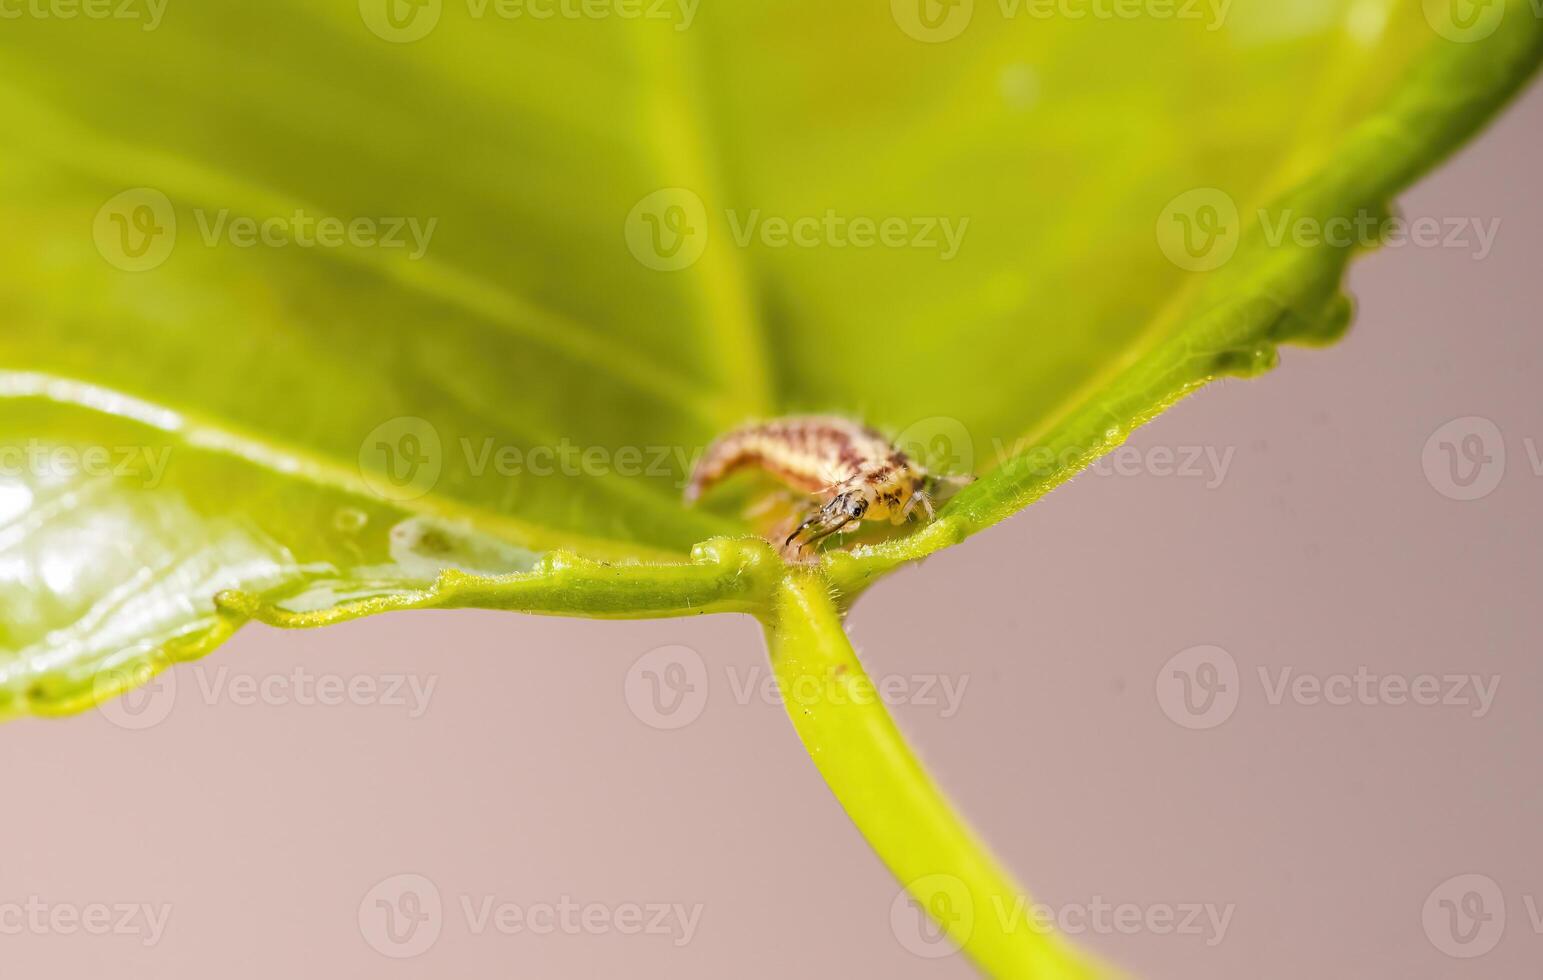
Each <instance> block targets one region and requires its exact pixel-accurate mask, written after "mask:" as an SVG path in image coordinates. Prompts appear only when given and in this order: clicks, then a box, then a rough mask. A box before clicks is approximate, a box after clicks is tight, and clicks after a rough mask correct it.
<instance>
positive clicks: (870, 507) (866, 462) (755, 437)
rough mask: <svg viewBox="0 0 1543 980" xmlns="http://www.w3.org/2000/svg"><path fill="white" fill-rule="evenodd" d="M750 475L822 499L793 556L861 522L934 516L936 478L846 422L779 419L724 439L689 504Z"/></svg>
mask: <svg viewBox="0 0 1543 980" xmlns="http://www.w3.org/2000/svg"><path fill="white" fill-rule="evenodd" d="M746 469H759V470H762V471H764V472H766V473H768V474H770V475H771V476H773V477H775V478H776V479H777V480H779V481H780V482H782V483H783V484H784V485H786V486H787V487H789V488H790V489H792V490H795V491H799V492H802V493H807V494H810V495H811V496H813V497H814V500H813V502H812V506H811V508H810V511H809V513H808V515H807V519H806V520H804V521H803V522H802V523H800V524H799V525H798V526H797V527H796V528H795V529H794V530H793V532H792V533H791V534H789V535H788V536H787V539H786V540H785V541H784V542H783V549H784V551H786V552H788V553H789V554H792V555H796V554H798V553H800V552H801V551H803V550H804V549H806V548H809V547H812V546H813V545H815V544H816V543H818V542H819V541H820V540H822V539H824V538H826V537H829V536H830V535H832V534H835V533H836V532H838V531H841V530H843V529H848V528H851V527H854V526H855V525H857V524H858V523H859V522H861V521H881V520H888V521H890V522H891V523H894V524H899V523H901V522H903V521H905V520H906V519H908V518H909V517H910V516H911V514H912V512H913V511H914V510H915V509H916V508H917V507H920V508H922V509H923V510H924V511H925V512H926V513H927V516H928V517H931V516H932V502H931V498H930V496H929V494H928V489H929V487H930V484H931V483H932V482H933V480H934V478H933V477H931V476H930V475H929V474H928V473H927V471H926V470H925V469H923V468H922V466H921V465H919V464H918V463H916V462H914V461H913V460H911V458H910V457H909V456H907V455H906V454H905V453H904V452H902V451H900V450H899V449H897V448H896V447H895V446H894V445H892V444H891V443H890V442H889V440H887V439H885V438H884V437H883V436H882V435H880V434H879V433H878V432H875V431H874V430H873V429H870V428H868V427H866V426H862V425H858V424H857V423H855V422H850V421H848V420H846V419H842V418H837V417H833V416H801V417H795V418H785V419H777V420H774V421H770V422H762V423H759V424H756V425H750V426H746V427H744V428H742V429H736V430H734V431H733V432H730V433H728V434H727V435H725V436H722V437H721V438H719V439H717V440H716V441H715V442H713V444H712V445H711V446H709V447H708V448H707V452H706V453H705V454H704V455H703V456H702V458H701V460H700V461H699V462H698V463H697V466H696V468H695V470H694V471H693V472H692V474H691V482H690V483H689V484H688V485H687V487H686V500H687V501H688V502H694V501H695V500H696V499H697V498H698V497H699V496H700V495H701V494H702V493H703V492H704V491H706V490H707V489H708V488H710V487H712V486H714V485H715V484H717V483H719V482H720V481H722V480H724V479H726V478H727V477H728V476H730V475H731V474H733V473H737V472H739V471H741V470H746Z"/></svg>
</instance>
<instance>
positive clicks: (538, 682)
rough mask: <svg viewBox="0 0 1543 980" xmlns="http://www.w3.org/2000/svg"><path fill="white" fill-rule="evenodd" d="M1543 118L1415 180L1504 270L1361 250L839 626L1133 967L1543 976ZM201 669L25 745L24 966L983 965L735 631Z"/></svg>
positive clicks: (1089, 929) (365, 627)
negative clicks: (1327, 310)
mask: <svg viewBox="0 0 1543 980" xmlns="http://www.w3.org/2000/svg"><path fill="white" fill-rule="evenodd" d="M1539 133H1543V92H1535V93H1533V94H1532V95H1531V96H1530V97H1529V98H1528V99H1526V100H1525V101H1524V102H1522V103H1520V104H1518V105H1517V106H1515V107H1513V108H1512V110H1511V111H1510V112H1509V113H1508V114H1507V115H1506V116H1505V117H1504V118H1503V119H1502V120H1501V121H1500V123H1499V124H1498V125H1497V126H1495V128H1494V129H1493V130H1492V131H1490V132H1489V133H1488V135H1486V136H1485V137H1484V138H1483V139H1482V140H1480V141H1479V142H1478V143H1476V144H1475V145H1473V146H1472V147H1470V148H1469V149H1468V150H1467V151H1466V152H1464V153H1463V154H1462V155H1461V156H1460V157H1459V158H1458V159H1456V160H1455V161H1454V162H1452V163H1451V164H1449V165H1448V166H1447V167H1446V168H1445V169H1443V170H1442V171H1441V172H1440V173H1439V174H1438V175H1437V176H1435V177H1434V178H1432V179H1430V180H1428V181H1426V182H1425V183H1424V184H1423V185H1421V186H1420V187H1419V188H1417V189H1416V190H1415V191H1414V192H1413V193H1411V194H1409V195H1407V197H1406V198H1405V199H1404V202H1403V203H1404V209H1405V212H1406V213H1407V214H1408V215H1409V216H1410V217H1420V216H1430V217H1435V218H1441V219H1477V220H1480V221H1484V222H1489V221H1493V220H1495V219H1499V221H1500V226H1499V234H1498V237H1497V238H1496V240H1495V242H1494V246H1493V250H1492V251H1491V252H1490V253H1489V254H1488V255H1486V256H1484V257H1483V258H1482V259H1481V260H1480V259H1477V258H1476V254H1475V253H1474V252H1473V250H1471V249H1463V248H1419V247H1414V246H1407V247H1404V248H1399V249H1389V250H1385V251H1383V252H1381V253H1379V254H1377V255H1375V256H1372V257H1371V258H1369V259H1367V260H1365V261H1363V262H1361V263H1360V264H1359V265H1358V266H1357V267H1356V268H1355V271H1354V274H1353V276H1352V285H1353V287H1354V291H1355V292H1356V293H1357V295H1358V296H1359V298H1360V301H1361V314H1360V318H1359V321H1358V323H1357V326H1356V327H1355V329H1354V330H1353V331H1352V333H1351V334H1350V336H1349V338H1348V339H1347V340H1346V341H1345V342H1344V343H1342V344H1341V345H1339V346H1337V347H1335V348H1332V349H1329V350H1327V351H1308V350H1299V349H1288V350H1287V351H1285V352H1284V364H1283V366H1282V368H1281V370H1280V371H1278V372H1276V373H1273V374H1271V375H1269V376H1266V377H1265V378H1263V379H1261V380H1258V381H1253V382H1247V383H1244V382H1233V383H1227V384H1224V385H1221V386H1218V387H1214V388H1212V389H1210V390H1208V391H1206V392H1204V393H1202V394H1201V395H1200V396H1198V397H1196V398H1194V399H1192V400H1190V401H1188V402H1186V403H1184V404H1182V405H1180V406H1179V407H1178V408H1176V409H1175V410H1173V411H1172V412H1170V413H1168V414H1167V415H1165V416H1164V417H1163V418H1161V419H1160V420H1159V421H1158V422H1156V423H1155V424H1153V425H1151V426H1149V427H1147V428H1146V429H1143V430H1141V431H1140V432H1139V433H1138V434H1137V435H1136V437H1135V439H1134V440H1133V442H1132V445H1133V446H1134V447H1135V449H1136V450H1137V451H1139V452H1137V453H1136V455H1129V454H1127V456H1125V457H1121V459H1124V460H1125V461H1126V463H1129V464H1130V465H1125V464H1119V465H1116V464H1109V465H1106V466H1104V467H1102V468H1101V471H1100V472H1098V473H1094V474H1087V475H1084V476H1082V477H1081V478H1079V479H1078V480H1077V481H1076V482H1075V483H1073V484H1072V485H1071V486H1069V487H1067V488H1065V489H1063V490H1061V491H1058V492H1057V493H1055V494H1054V495H1052V496H1051V497H1050V498H1049V499H1047V500H1045V501H1043V502H1042V503H1040V504H1038V505H1036V506H1034V507H1032V508H1030V509H1029V510H1028V511H1027V512H1025V513H1024V514H1023V515H1022V516H1020V517H1018V518H1017V519H1015V520H1013V521H1012V522H1010V523H1009V524H1007V525H1005V526H1003V527H1000V528H997V529H995V530H994V531H993V532H992V533H989V534H985V535H982V536H980V537H979V538H977V539H974V540H972V541H970V542H969V543H967V544H966V545H964V546H963V547H960V548H957V549H955V550H952V551H949V552H947V553H945V554H943V555H941V556H939V557H937V558H935V559H933V560H931V561H930V562H928V563H927V564H926V565H925V566H924V567H920V568H916V569H911V570H908V571H906V572H904V573H902V574H900V575H898V576H897V577H896V578H895V580H893V581H892V582H890V583H888V587H887V588H882V589H879V590H877V592H876V593H875V594H874V595H872V596H871V597H868V598H866V599H864V600H863V601H862V602H861V603H860V604H859V606H858V607H857V609H856V610H855V612H854V614H853V616H852V622H851V627H852V630H853V633H854V635H855V637H856V639H857V641H858V643H859V645H860V649H861V651H862V653H863V655H864V658H865V660H866V662H867V664H868V666H869V669H870V671H871V673H872V674H873V675H874V676H875V679H876V680H878V681H879V682H880V684H881V686H883V685H884V684H886V683H887V684H889V689H890V690H891V691H892V692H894V695H895V697H896V698H897V699H898V700H899V701H900V703H898V704H897V705H896V706H895V708H894V711H895V713H896V715H897V716H898V718H899V721H900V722H901V724H902V725H903V727H904V728H905V729H906V730H907V732H908V733H909V734H910V735H911V736H912V737H913V738H914V740H915V743H916V745H917V746H918V748H919V750H920V751H921V752H922V753H923V754H924V756H925V758H926V759H927V761H928V762H929V764H930V765H931V767H932V768H933V770H934V772H935V773H936V774H937V776H938V777H939V779H940V780H941V781H942V782H943V783H944V785H945V786H946V787H947V788H948V790H949V791H950V792H951V793H952V794H953V796H954V797H955V799H956V800H957V802H958V803H959V805H960V806H961V807H962V809H963V810H964V812H966V813H967V814H969V816H970V817H971V818H972V819H973V821H974V822H975V824H976V826H977V827H978V828H979V829H980V831H981V832H982V833H983V834H984V836H985V837H986V838H987V839H988V840H989V841H991V842H992V844H993V845H994V847H995V848H996V850H997V851H998V852H999V853H1000V854H1001V855H1002V857H1003V859H1004V860H1005V861H1006V862H1007V863H1008V865H1009V866H1010V867H1011V868H1013V869H1014V870H1015V872H1016V873H1018V874H1019V876H1020V877H1021V879H1022V880H1023V881H1024V882H1025V883H1026V884H1027V885H1028V887H1029V888H1031V889H1032V890H1033V891H1034V897H1035V900H1036V901H1038V902H1041V903H1043V904H1044V905H1045V906H1046V911H1047V912H1048V913H1050V914H1053V915H1056V916H1057V917H1058V918H1059V919H1060V921H1062V922H1063V924H1065V925H1067V926H1068V927H1069V928H1071V929H1072V930H1074V931H1076V932H1079V933H1080V939H1081V941H1082V942H1084V943H1085V944H1087V945H1088V946H1090V947H1091V948H1093V949H1095V950H1097V951H1099V952H1100V953H1102V954H1104V955H1105V956H1107V957H1108V958H1109V959H1111V960H1112V961H1114V962H1116V963H1118V964H1120V965H1122V966H1124V967H1125V968H1127V969H1128V970H1129V971H1130V972H1131V973H1132V974H1134V975H1137V976H1141V977H1150V978H1173V980H1179V978H1184V980H1206V978H1227V980H1236V978H1240V977H1250V978H1265V980H1268V978H1295V977H1301V976H1311V977H1326V978H1339V977H1346V978H1350V977H1354V978H1389V980H1394V978H1397V980H1419V978H1457V980H1462V978H1484V980H1510V978H1533V980H1535V978H1537V977H1538V976H1540V974H1539V972H1538V971H1539V969H1540V967H1539V964H1540V963H1543V846H1540V843H1539V840H1540V839H1539V835H1538V827H1539V826H1540V825H1543V776H1540V772H1539V767H1538V762H1537V747H1538V746H1539V745H1540V744H1543V710H1540V708H1543V687H1540V685H1543V666H1540V665H1539V660H1540V656H1539V655H1540V650H1539V635H1540V630H1539V622H1538V618H1537V617H1538V608H1539V605H1538V601H1537V596H1538V593H1539V587H1540V585H1543V567H1540V566H1543V554H1540V550H1539V547H1538V543H1539V532H1540V530H1543V494H1540V493H1539V490H1540V488H1543V475H1540V474H1543V399H1540V398H1539V395H1538V390H1539V388H1538V385H1539V381H1538V379H1539V378H1540V377H1543V333H1540V331H1539V330H1538V312H1537V311H1538V309H1539V307H1540V306H1543V196H1540V195H1539V194H1538V193H1537V190H1536V187H1537V183H1536V175H1537V173H1538V171H1539V168H1540V165H1543V143H1540V141H1539V135H1538V134H1539ZM1464 418H1477V419H1482V420H1488V422H1489V423H1492V426H1490V425H1488V424H1486V423H1484V422H1475V421H1467V422H1461V423H1458V424H1456V425H1453V426H1447V423H1449V422H1450V420H1453V419H1464ZM1443 426H1447V427H1446V428H1443ZM1438 430H1439V431H1438ZM1501 444H1503V450H1504V456H1503V459H1502V458H1501V455H1500V451H1499V446H1500V445H1501ZM1170 450H1171V451H1172V452H1173V453H1174V457H1175V458H1174V462H1173V463H1172V464H1171V465H1172V467H1173V468H1174V469H1175V470H1176V472H1174V473H1168V472H1167V469H1168V467H1169V465H1170V464H1167V463H1165V458H1166V457H1165V454H1166V453H1167V452H1168V451H1170ZM1197 452H1198V453H1199V456H1198V458H1197V459H1195V460H1194V461H1193V462H1192V463H1190V464H1188V465H1185V461H1186V460H1188V459H1189V458H1190V457H1192V456H1194V455H1195V453H1197ZM1486 457H1487V458H1488V460H1489V461H1488V462H1484V460H1485V458H1486ZM1458 498H1474V499H1458ZM661 647H664V648H668V649H664V650H659V649H658V648H661ZM682 647H684V648H686V649H681V648H682ZM1197 647H1198V648H1200V649H1195V648H1197ZM1233 671H1235V672H1236V673H1235V674H1234V673H1233ZM1358 674H1359V675H1361V676H1359V677H1358ZM172 677H173V680H172V681H171V682H168V683H163V684H162V686H161V687H160V688H159V689H158V690H159V693H156V694H153V695H152V696H150V697H148V698H141V699H139V700H137V701H135V702H133V703H129V704H123V703H119V704H117V705H114V706H110V707H109V708H107V709H105V710H103V711H100V712H97V713H93V714H91V715H88V716H85V717H80V718H76V719H72V720H68V721H65V722H40V721H27V722H20V723H15V724H12V725H9V726H7V727H6V728H5V729H4V731H3V733H0V765H3V768H4V771H5V773H6V775H7V783H8V785H9V786H10V787H11V790H10V796H11V799H10V801H9V803H8V804H7V805H6V806H5V807H4V816H3V818H0V826H3V828H4V836H5V839H6V841H7V844H6V846H5V848H4V852H3V856H0V964H3V967H0V972H3V974H4V975H5V976H7V977H26V978H45V977H46V978H53V977H70V978H74V977H84V976H93V975H100V976H111V977H115V978H123V980H131V978H151V977H154V978H180V977H188V978H192V977H200V978H202V977H208V976H218V977H222V978H229V980H236V978H244V977H254V978H256V977H261V978H268V977H272V976H304V977H338V978H341V977H372V978H374V977H386V978H392V977H401V978H406V977H434V978H440V977H494V976H497V977H508V976H515V977H618V976H628V977H661V978H664V977H668V978H672V980H673V978H698V977H699V978H720V977H745V978H749V977H787V976H812V977H832V978H835V977H879V976H882V977H888V978H896V980H898V978H905V977H927V978H952V977H967V976H971V975H973V973H972V971H971V969H970V967H969V965H968V964H967V963H966V962H965V961H964V960H963V959H962V958H961V957H959V956H958V955H936V954H939V953H944V954H946V953H947V949H946V947H941V946H937V945H933V944H930V943H929V942H928V937H927V935H926V934H925V933H924V932H919V931H918V929H917V926H916V916H915V910H914V909H911V908H910V907H909V906H908V905H907V904H906V903H905V901H904V900H902V899H897V888H896V885H895V883H894V882H893V881H891V880H890V878H889V876H888V875H887V873H886V872H885V871H884V870H883V869H882V868H881V867H880V866H879V864H878V862H877V861H876V860H875V859H874V858H873V857H872V855H871V854H870V853H869V852H868V850H867V848H866V846H865V845H864V843H863V841H862V839H861V838H860V837H859V836H858V834H857V833H856V832H855V831H854V830H853V829H852V827H851V826H850V824H849V823H848V821H847V820H846V818H845V817H844V815H843V814H842V813H841V811H840V810H839V808H838V807H837V806H836V804H835V803H834V802H833V800H832V799H831V797H830V795H829V793H828V792H827V790H826V789H825V787H824V785H823V784H822V783H821V781H820V779H819V777H818V776H817V775H816V773H815V771H814V768H813V766H812V765H811V764H810V763H809V761H808V759H807V758H806V756H805V755H804V752H803V750H802V748H801V747H800V746H799V744H798V743H797V740H796V739H795V737H794V735H793V733H792V730H791V728H790V726H789V724H788V722H787V721H786V719H785V717H784V716H783V714H782V710H781V708H780V707H779V706H778V705H777V704H776V703H774V701H773V700H772V699H770V698H768V697H766V696H765V694H764V692H765V690H766V687H765V685H766V684H767V673H766V668H765V665H764V654H763V652H762V647H761V641H760V637H759V635H758V631H757V628H756V627H755V625H754V624H753V623H752V622H751V621H750V620H748V619H744V618H727V617H725V618H706V619H701V620H696V621H689V622H688V621H661V622H638V623H600V622H570V621H561V620H544V619H538V618H530V617H521V616H511V615H500V614H495V613H479V612H461V613H422V614H401V615H394V616H390V617H388V618H382V619H375V620H368V621H364V622H359V623H356V624H353V625H349V626H345V627H339V628H334V629H329V630H325V631H319V632H308V633H290V634H281V633H278V632H274V631H270V630H266V629H263V628H260V627H251V628H249V629H247V630H245V631H243V632H242V633H241V634H240V635H239V636H238V637H237V638H236V640H235V641H234V642H233V643H231V644H230V645H229V646H228V647H227V648H226V649H225V650H223V651H221V652H220V653H218V654H217V655H215V656H214V657H212V658H210V659H208V660H207V661H204V662H203V663H201V664H199V665H195V666H189V667H183V668H179V669H178V670H176V671H175V672H174V674H173V675H172ZM886 678H887V679H888V681H886V680H885V679H886ZM1448 678H1454V679H1448ZM1459 678H1461V679H1463V680H1461V684H1462V686H1461V687H1459V686H1458V683H1459V680H1458V679H1459ZM681 680H684V681H685V682H686V683H685V684H684V685H682V684H680V683H679V682H680V681H681ZM1218 684H1220V685H1221V686H1222V687H1224V688H1225V689H1224V690H1222V689H1218ZM171 685H174V686H171ZM1186 685H1188V686H1187V687H1186ZM1346 701H1348V702H1349V703H1331V702H1346ZM1420 701H1434V702H1436V703H1417V702H1420ZM339 702H341V703H339ZM1165 923H1166V925H1165ZM407 954H412V955H410V956H409V955H407Z"/></svg>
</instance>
